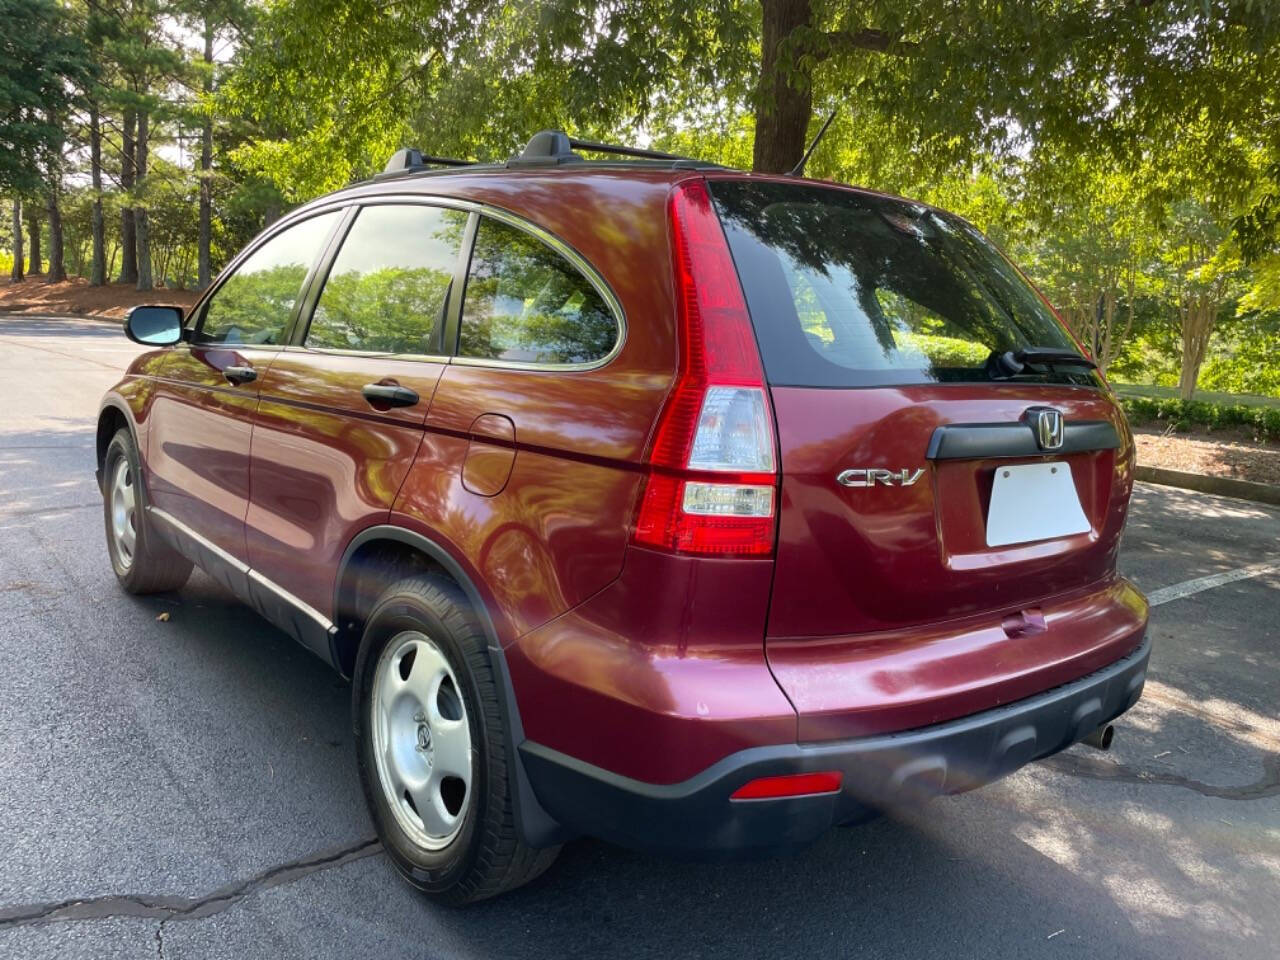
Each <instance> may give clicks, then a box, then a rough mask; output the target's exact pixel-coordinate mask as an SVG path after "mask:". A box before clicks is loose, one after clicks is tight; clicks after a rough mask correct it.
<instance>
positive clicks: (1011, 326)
mask: <svg viewBox="0 0 1280 960" xmlns="http://www.w3.org/2000/svg"><path fill="white" fill-rule="evenodd" d="M710 188H711V193H712V196H713V198H714V200H715V204H716V209H717V210H718V212H719V214H720V219H721V222H722V223H723V224H724V227H725V234H726V236H727V237H728V240H729V247H730V249H731V250H732V252H733V257H734V261H735V264H736V266H737V269H738V275H739V277H740V279H741V281H742V287H743V292H744V293H745V295H746V298H747V304H748V307H749V309H750V311H751V319H752V322H753V324H754V326H755V329H756V337H757V340H758V341H759V343H760V350H761V354H762V357H763V360H764V365H765V370H766V372H767V375H768V377H769V380H770V382H771V383H774V384H778V385H794V386H818V387H856V386H870V385H876V384H910V383H933V382H941V381H956V382H983V381H989V380H992V379H995V378H996V377H1000V376H1001V371H1000V370H999V369H998V368H996V369H994V370H992V368H990V367H989V366H988V363H987V361H988V358H989V357H990V356H991V355H992V353H993V352H995V353H1003V352H1005V351H1008V350H1015V351H1016V350H1018V349H1020V348H1023V347H1033V346H1034V347H1054V348H1058V349H1065V350H1071V351H1073V352H1075V351H1076V347H1075V345H1074V343H1073V342H1072V340H1071V338H1070V337H1069V336H1068V334H1067V333H1066V331H1065V330H1064V329H1063V328H1062V326H1061V324H1059V322H1058V320H1057V319H1056V318H1055V317H1054V316H1053V313H1052V312H1051V311H1050V310H1049V308H1048V307H1047V306H1045V304H1044V301H1042V300H1041V299H1040V297H1039V295H1038V294H1037V293H1036V292H1035V290H1033V289H1032V288H1031V287H1030V285H1029V284H1028V283H1027V282H1026V281H1025V280H1023V279H1022V277H1021V275H1020V274H1019V273H1018V271H1017V270H1016V269H1014V267H1013V266H1012V265H1011V264H1010V263H1009V262H1008V261H1007V260H1006V259H1005V258H1004V257H1003V256H1002V255H1001V254H1000V253H999V251H997V250H996V249H995V247H993V246H992V245H991V243H990V242H989V241H988V240H986V238H984V237H983V236H982V234H981V233H979V232H978V231H977V230H976V229H974V228H973V227H971V226H970V225H968V224H967V223H965V222H964V221H962V220H960V219H959V218H957V217H952V216H950V215H947V214H944V213H941V212H939V211H937V210H933V209H931V208H928V207H925V206H923V205H920V204H912V203H909V202H907V201H903V200H895V199H892V198H888V197H875V196H869V195H866V194H861V193H857V192H854V191H848V190H834V189H831V188H826V187H816V186H809V185H802V184H788V183H762V182H754V183H748V182H742V181H716V180H712V181H711V182H710ZM1018 379H1020V380H1028V379H1030V380H1033V381H1036V380H1038V381H1040V382H1057V383H1082V384H1092V383H1095V382H1096V381H1095V380H1094V378H1093V376H1092V374H1090V373H1089V372H1088V371H1086V370H1082V369H1080V368H1072V367H1065V366H1064V367H1059V368H1057V369H1050V370H1045V369H1043V368H1041V369H1040V370H1039V372H1026V373H1024V374H1021V375H1020V376H1019V378H1018Z"/></svg>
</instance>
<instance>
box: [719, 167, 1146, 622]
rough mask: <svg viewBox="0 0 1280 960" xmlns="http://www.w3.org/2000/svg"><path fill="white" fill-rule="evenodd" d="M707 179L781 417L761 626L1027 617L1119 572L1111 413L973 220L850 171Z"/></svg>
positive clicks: (1072, 350) (1125, 468)
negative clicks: (851, 183) (837, 175)
mask: <svg viewBox="0 0 1280 960" xmlns="http://www.w3.org/2000/svg"><path fill="white" fill-rule="evenodd" d="M711 190H712V195H713V197H714V198H715V202H716V205H717V209H718V210H719V212H720V216H721V221H722V223H723V224H724V226H725V232H726V235H727V237H728V239H729V244H730V248H731V250H732V252H733V255H734V260H735V264H736V266H737V269H738V273H739V277H740V279H741V281H742V284H743V289H744V292H745V293H746V297H747V302H748V306H749V308H750V311H751V314H752V321H753V323H754V325H755V328H756V335H757V340H758V342H759V345H760V349H761V354H762V358H763V360H764V366H765V371H766V376H767V378H768V380H769V383H770V390H771V395H772V400H773V406H774V409H775V412H776V417H777V424H778V436H779V446H780V450H779V454H780V463H781V468H782V486H781V500H780V503H781V510H780V520H779V524H780V526H779V537H778V555H777V564H776V572H775V578H774V585H773V596H772V603H771V609H770V616H769V627H768V637H769V642H773V641H774V640H775V639H777V638H802V637H824V636H842V635H843V636H847V635H850V634H859V633H872V632H877V631H889V630H898V629H902V628H908V627H911V626H915V625H920V624H926V623H937V622H940V621H946V620H950V619H954V618H960V617H965V616H967V615H970V614H976V613H982V612H998V613H1001V614H1011V615H1012V614H1019V613H1020V611H1022V610H1023V608H1025V607H1029V606H1031V605H1034V604H1036V603H1039V602H1042V601H1043V600H1044V599H1046V598H1048V597H1052V596H1056V595H1060V594H1063V593H1066V592H1070V591H1072V590H1076V589H1079V588H1082V587H1085V586H1088V585H1090V584H1093V583H1096V582H1098V581H1100V580H1101V579H1103V578H1105V577H1106V576H1107V575H1108V574H1109V572H1110V571H1111V570H1112V569H1114V556H1115V551H1116V549H1117V546H1118V542H1119V535H1120V531H1121V527H1122V525H1123V519H1124V511H1125V506H1126V503H1127V500H1128V495H1129V489H1130V483H1131V476H1130V473H1131V463H1132V454H1131V447H1130V441H1129V438H1128V433H1127V430H1126V429H1125V426H1124V423H1123V419H1122V418H1121V415H1120V414H1119V412H1118V410H1117V408H1116V406H1115V404H1114V403H1113V402H1112V400H1111V399H1110V396H1109V392H1108V390H1107V389H1106V387H1105V385H1104V384H1103V382H1102V380H1101V379H1100V378H1099V377H1098V376H1097V375H1096V373H1095V372H1093V371H1092V370H1091V369H1089V367H1088V365H1087V364H1085V363H1082V362H1080V360H1076V361H1072V360H1071V359H1069V356H1070V355H1071V354H1075V355H1076V356H1077V357H1079V354H1078V352H1077V351H1078V347H1077V345H1076V344H1075V342H1074V341H1073V340H1072V338H1071V337H1070V335H1069V334H1068V333H1067V332H1066V330H1065V329H1064V328H1063V327H1062V326H1061V324H1060V323H1059V322H1058V320H1057V319H1056V318H1055V317H1054V316H1053V314H1052V312H1051V311H1050V310H1049V309H1048V307H1047V306H1046V305H1045V303H1044V302H1043V300H1042V299H1041V298H1040V297H1039V296H1038V295H1037V294H1036V293H1035V291H1034V290H1033V289H1032V288H1031V287H1030V286H1029V285H1028V284H1027V282H1026V281H1025V280H1024V279H1023V278H1022V277H1021V275H1020V274H1019V273H1018V271H1017V270H1016V269H1015V268H1014V267H1013V266H1012V265H1011V264H1010V263H1009V262H1008V261H1007V260H1005V259H1004V257H1003V256H1002V255H1001V254H999V253H998V251H996V250H995V248H994V247H993V246H992V245H991V244H990V243H989V242H988V241H987V240H986V239H985V238H984V237H982V235H981V234H980V233H978V231H977V230H975V229H974V228H973V227H971V226H970V225H968V224H967V223H964V222H963V221H961V220H959V219H958V218H954V217H951V216H949V215H946V214H943V213H941V212H940V211H936V210H934V209H932V208H929V207H926V206H923V205H918V204H912V203H909V202H907V201H902V200H898V199H895V198H888V197H882V196H879V195H874V194H869V193H865V192H861V191H855V190H849V189H841V188H834V187H825V186H817V185H812V184H798V183H794V182H785V181H766V180H755V179H753V180H750V181H748V180H745V179H738V180H732V179H724V180H712V181H711ZM1037 350H1039V351H1042V353H1041V354H1040V355H1042V356H1043V355H1045V354H1043V351H1045V350H1052V351H1056V353H1057V355H1058V356H1059V359H1057V360H1055V361H1053V362H1024V361H1026V360H1028V358H1034V357H1035V356H1036V355H1037V354H1036V351H1037ZM1024 351H1025V352H1024ZM1020 357H1021V358H1023V359H1022V360H1020V359H1018V358H1020ZM1064 358H1065V359H1064ZM1032 615H1034V611H1032Z"/></svg>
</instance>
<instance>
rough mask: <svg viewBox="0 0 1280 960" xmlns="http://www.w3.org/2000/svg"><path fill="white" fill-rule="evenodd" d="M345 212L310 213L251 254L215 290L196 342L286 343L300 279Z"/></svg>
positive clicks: (300, 287) (299, 291)
mask: <svg viewBox="0 0 1280 960" xmlns="http://www.w3.org/2000/svg"><path fill="white" fill-rule="evenodd" d="M341 216H342V214H341V212H340V211H337V210H335V211H333V212H331V213H322V214H320V215H319V216H316V217H310V218H309V219H307V220H303V221H301V222H300V223H297V224H294V225H293V226H292V227H289V228H288V229H286V230H285V231H284V232H283V233H278V234H276V235H275V236H274V237H272V238H271V239H270V240H268V241H267V242H266V243H264V244H263V245H262V246H260V247H259V248H258V249H257V250H255V251H254V252H253V253H252V254H250V255H249V257H248V259H246V260H245V261H244V262H243V263H241V264H240V266H238V267H237V268H236V271H235V273H233V274H232V275H231V276H230V277H228V278H227V279H226V280H225V281H224V282H223V283H222V284H221V285H220V286H219V287H218V289H217V290H216V291H214V293H213V297H212V298H211V299H210V300H209V303H208V305H207V306H206V307H205V311H204V318H203V319H202V320H201V322H200V332H199V335H198V337H197V339H198V341H199V342H201V343H257V344H278V343H283V342H284V335H285V332H286V331H287V329H288V327H289V320H290V318H291V317H292V316H293V308H294V305H295V304H297V302H298V295H299V294H300V293H301V292H302V281H303V280H305V279H306V277H307V271H308V270H310V269H311V265H312V263H314V262H315V259H316V257H317V256H319V254H320V251H321V249H322V248H323V247H324V244H325V241H326V240H328V238H329V232H330V231H331V230H332V229H333V227H334V224H336V223H337V222H338V218H339V217H341Z"/></svg>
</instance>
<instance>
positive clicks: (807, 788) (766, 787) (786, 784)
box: [729, 770, 844, 800]
mask: <svg viewBox="0 0 1280 960" xmlns="http://www.w3.org/2000/svg"><path fill="white" fill-rule="evenodd" d="M843 782H844V774H842V773H841V772H840V771H839V770H825V771H823V772H822V773H793V774H789V775H787V776H782V777H760V778H759V779H757V780H752V781H750V782H749V783H746V784H743V785H742V786H741V787H739V788H738V789H737V790H735V791H733V793H732V794H731V795H730V796H729V799H730V800H777V799H780V798H782V797H807V796H812V795H814V794H818V793H835V792H836V791H837V790H839V789H840V784H841V783H843Z"/></svg>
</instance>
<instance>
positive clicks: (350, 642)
mask: <svg viewBox="0 0 1280 960" xmlns="http://www.w3.org/2000/svg"><path fill="white" fill-rule="evenodd" d="M432 569H438V570H440V571H442V572H443V573H444V574H445V575H447V576H448V577H449V579H451V580H453V581H454V582H455V583H456V584H457V585H458V586H459V587H460V588H461V590H462V592H463V593H465V594H466V595H467V600H468V601H469V602H470V604H471V608H472V610H474V611H475V614H476V616H477V617H478V618H479V619H480V624H481V626H483V627H484V631H485V637H486V640H487V641H488V645H489V648H490V650H494V649H501V644H500V641H499V638H498V630H497V627H496V625H495V624H494V621H493V616H492V615H491V613H490V611H489V607H488V605H487V604H486V603H485V601H484V596H483V595H482V594H481V592H480V590H479V588H478V587H477V586H476V585H475V582H474V581H473V580H472V579H471V577H470V576H469V575H468V573H467V572H466V570H465V569H463V566H462V564H461V563H459V562H458V560H457V559H456V558H455V557H454V556H453V555H452V554H451V553H450V552H449V551H448V550H447V549H445V548H444V547H443V546H441V545H440V544H439V543H437V542H436V541H434V540H432V539H431V538H430V537H427V536H425V535H423V534H421V533H418V532H416V531H414V530H408V529H406V528H404V527H398V526H395V525H393V524H378V525H377V526H373V527H367V528H365V529H364V530H362V531H360V533H358V534H356V536H355V537H353V538H352V540H351V542H350V543H349V544H347V549H346V550H345V551H343V554H342V560H341V562H340V563H339V565H338V576H337V579H336V581H335V583H334V594H333V622H334V625H335V626H336V628H337V629H336V631H335V633H334V639H333V645H334V649H333V663H334V666H336V667H337V668H338V670H339V672H341V673H342V675H343V676H344V677H350V676H351V670H352V667H353V666H354V664H355V659H356V652H357V649H358V647H359V644H360V636H361V634H362V633H363V626H364V617H365V615H366V614H367V613H368V611H369V609H371V608H372V606H373V601H375V600H376V599H377V594H378V593H380V592H381V590H380V589H379V586H382V587H385V586H386V585H387V584H388V583H389V582H392V581H394V580H396V579H399V578H400V577H402V576H404V575H406V574H412V573H414V572H418V571H421V572H427V571H429V570H432Z"/></svg>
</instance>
